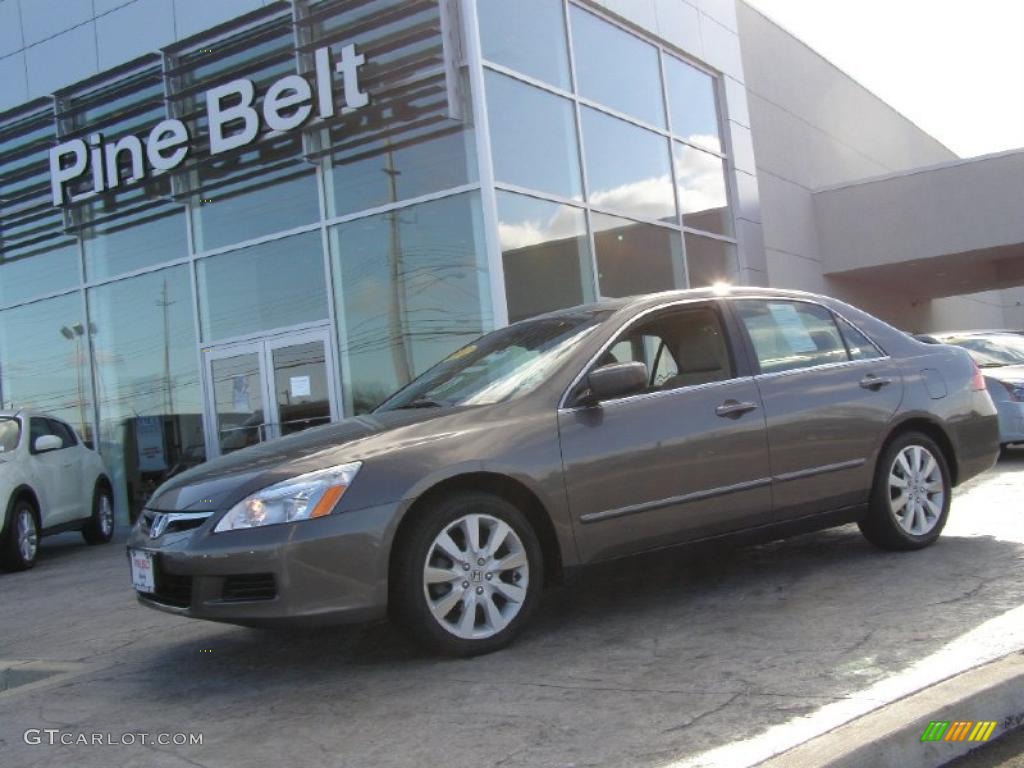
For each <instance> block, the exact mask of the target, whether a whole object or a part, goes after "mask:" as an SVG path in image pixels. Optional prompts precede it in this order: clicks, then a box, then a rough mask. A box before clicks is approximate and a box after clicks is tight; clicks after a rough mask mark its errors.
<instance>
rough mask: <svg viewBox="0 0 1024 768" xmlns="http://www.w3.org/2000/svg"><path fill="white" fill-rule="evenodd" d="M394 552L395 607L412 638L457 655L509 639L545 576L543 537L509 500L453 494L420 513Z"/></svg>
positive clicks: (523, 620)
mask: <svg viewBox="0 0 1024 768" xmlns="http://www.w3.org/2000/svg"><path fill="white" fill-rule="evenodd" d="M417 518H418V519H417V520H416V521H415V522H414V523H413V524H414V526H415V527H414V528H413V529H412V530H410V531H409V532H408V535H407V536H406V537H405V538H404V540H403V541H402V543H401V545H400V548H399V549H398V550H397V552H396V560H395V564H396V567H395V569H394V572H393V577H394V581H393V584H392V607H393V609H394V612H395V614H396V618H398V619H399V621H400V622H401V623H402V624H404V625H405V626H406V627H407V628H408V629H409V631H410V632H411V634H412V635H413V636H414V638H415V639H416V640H417V641H419V642H421V643H423V644H425V645H427V646H428V647H430V648H432V649H434V650H439V651H441V652H444V653H448V654H452V655H457V656H472V655H476V654H480V653H489V652H491V651H495V650H497V649H499V648H502V647H504V646H506V645H508V643H509V642H511V641H512V639H513V638H514V637H515V636H516V634H518V633H519V631H520V630H521V629H522V627H523V626H524V625H525V624H526V622H527V620H528V619H529V616H530V614H531V613H532V611H533V608H534V606H535V605H536V602H537V600H538V599H539V595H540V591H541V588H542V586H543V583H544V565H543V557H542V555H541V548H540V542H539V541H538V540H537V535H536V533H534V531H533V528H532V527H531V525H530V523H529V521H528V520H527V519H526V517H525V516H524V515H523V514H522V512H520V511H519V510H518V509H517V508H516V507H515V506H514V505H513V504H511V503H509V502H508V501H506V500H504V499H502V498H500V497H497V496H493V495H491V494H487V493H476V492H466V493H459V494H456V495H452V496H450V497H447V498H445V499H442V500H440V501H439V502H437V503H434V504H432V505H431V506H430V507H429V508H427V509H425V510H423V511H422V514H418V515H417Z"/></svg>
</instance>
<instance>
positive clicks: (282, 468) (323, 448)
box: [146, 408, 465, 512]
mask: <svg viewBox="0 0 1024 768" xmlns="http://www.w3.org/2000/svg"><path fill="white" fill-rule="evenodd" d="M463 410H465V409H461V408H458V409H451V408H415V409H406V410H399V411H384V412H381V413H374V414H368V415H366V416H355V417H353V418H350V419H344V420H343V421H339V422H335V423H333V424H325V425H324V426H321V427H313V428H312V429H307V430H304V431H302V432H298V433H296V434H294V435H289V436H287V437H283V438H281V439H278V440H270V441H268V442H266V443H261V444H259V445H254V446H252V447H250V448H244V449H242V450H239V451H235V452H234V453H230V454H228V455H227V456H221V457H219V458H216V459H213V460H212V461H208V462H206V463H205V464H200V465H199V466H197V467H193V468H192V469H189V470H187V471H185V472H182V473H181V474H180V475H176V476H175V477H173V478H171V479H170V480H168V481H167V482H166V483H164V484H163V485H161V486H160V487H159V488H158V489H157V490H156V493H154V494H153V496H152V498H151V499H150V501H149V503H147V505H146V506H147V507H148V508H149V509H154V510H161V511H168V512H181V511H194V512H199V511H206V510H218V509H224V508H226V506H227V505H229V504H232V503H234V502H235V501H237V500H238V499H239V498H240V497H242V496H244V495H247V494H249V493H252V492H253V491H256V490H259V489H260V488H265V487H266V486H268V485H271V484H273V483H275V482H279V481H280V480H283V479H286V478H288V477H293V476H295V475H298V474H302V473H303V472H310V471H313V470H315V469H320V468H323V467H328V466H331V465H332V464H340V463H344V462H349V461H358V460H360V459H363V458H365V457H366V455H367V454H368V453H372V452H374V451H379V450H380V449H381V448H380V445H379V444H377V445H374V446H372V447H371V446H370V445H368V444H367V442H368V441H367V440H366V438H370V437H372V436H375V435H379V434H381V433H384V432H389V431H393V430H399V429H401V428H402V427H408V426H410V425H415V424H421V423H424V422H428V421H431V420H436V421H439V422H443V421H445V420H446V418H447V417H449V416H451V415H452V414H454V413H457V412H459V411H463ZM440 431H442V432H443V431H444V428H443V427H440Z"/></svg>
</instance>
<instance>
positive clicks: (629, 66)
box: [569, 5, 665, 128]
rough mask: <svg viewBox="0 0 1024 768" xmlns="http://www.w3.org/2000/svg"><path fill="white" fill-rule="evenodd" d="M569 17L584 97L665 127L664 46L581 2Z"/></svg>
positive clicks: (581, 93) (578, 78)
mask: <svg viewBox="0 0 1024 768" xmlns="http://www.w3.org/2000/svg"><path fill="white" fill-rule="evenodd" d="M569 16H570V18H571V20H572V47H573V54H574V55H575V56H576V81H577V83H576V88H577V91H578V92H579V95H580V96H582V97H583V98H586V99H592V100H593V101H597V102H600V103H601V104H604V105H605V106H608V107H611V108H612V109H615V110H618V111H619V112H624V113H625V114H627V115H631V116H632V117H635V118H637V119H639V120H643V121H644V122H646V123H650V124H651V125H654V126H657V127H658V128H664V127H665V108H664V101H663V100H662V92H661V72H660V69H661V68H660V66H659V64H658V49H657V48H655V47H654V46H653V45H650V44H649V43H645V42H644V41H643V40H641V39H640V38H638V37H636V36H634V35H631V34H629V33H628V32H626V31H624V30H622V29H619V28H618V27H616V26H613V25H612V24H609V23H608V22H607V21H605V20H604V19H599V18H598V17H597V16H595V15H594V14H592V13H588V12H587V11H584V10H583V9H582V8H578V7H577V6H575V5H573V6H571V7H570V8H569Z"/></svg>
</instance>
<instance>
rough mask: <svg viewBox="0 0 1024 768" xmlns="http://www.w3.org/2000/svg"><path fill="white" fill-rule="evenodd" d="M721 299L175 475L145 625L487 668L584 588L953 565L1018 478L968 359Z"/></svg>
mask: <svg viewBox="0 0 1024 768" xmlns="http://www.w3.org/2000/svg"><path fill="white" fill-rule="evenodd" d="M720 294H721V292H715V291H712V290H691V291H679V292H672V293H664V294H658V295H654V296H644V297H641V298H631V299H617V300H608V301H603V302H601V303H598V304H594V305H590V306H586V307H578V308H575V309H569V310H565V311H562V312H555V313H551V314H548V315H544V316H541V317H537V318H534V319H531V320H524V321H522V322H519V323H515V324H513V325H511V326H508V327H507V328H502V329H500V330H497V331H494V332H493V333H490V334H487V335H485V336H483V337H481V338H480V339H478V340H476V341H474V342H473V343H471V344H469V345H467V346H465V347H463V348H462V349H460V350H458V351H456V352H454V353H453V354H451V355H450V356H449V357H448V358H446V359H445V360H443V361H442V362H440V363H439V364H438V365H436V366H435V367H434V368H432V369H430V370H428V371H427V372H426V373H424V374H423V375H422V376H420V377H419V378H417V379H415V380H414V381H412V383H410V384H409V385H408V386H406V387H405V388H404V389H402V390H400V391H399V392H397V393H396V394H394V395H392V396H391V397H390V398H388V399H387V400H385V401H384V402H383V403H382V404H381V405H380V406H378V407H377V408H376V410H374V411H373V412H372V413H370V414H367V415H365V416H357V417H355V418H350V419H346V420H344V421H341V422H339V423H336V424H330V425H326V426H322V427H317V428H314V429H310V430H307V431H305V432H301V433H298V434H296V435H292V436H289V437H285V438H282V439H280V440H274V441H270V442H268V443H264V444H262V445H258V446H253V447H251V448H246V449H243V450H240V451H238V452H236V453H233V454H230V455H228V456H225V457H222V458H219V459H216V460H214V461H211V462H209V463H208V464H205V465H202V466H199V467H196V468H194V469H190V470H188V471H187V472H185V473H183V474H181V475H178V476H177V477H175V478H173V479H171V480H169V481H167V482H166V483H165V484H164V485H163V486H162V487H160V488H159V489H158V490H157V491H156V493H155V494H154V495H153V497H152V499H150V501H149V503H148V505H147V509H146V510H145V512H144V513H143V515H142V516H141V518H140V520H139V523H138V525H137V527H136V529H135V530H134V531H133V532H132V535H131V538H130V540H129V543H128V548H129V559H130V563H131V577H132V583H133V585H134V587H135V589H136V590H137V592H138V598H139V600H140V601H141V602H142V603H143V604H144V605H146V606H149V607H152V608H157V609H160V610H163V611H169V612H172V613H177V614H180V615H182V616H190V617H195V618H203V619H212V620H215V621H226V622H233V623H238V624H253V625H256V624H272V623H289V622H290V623H295V622H314V621H315V622H344V621H361V620H365V619H372V618H377V617H381V616H384V615H385V613H386V612H388V611H390V613H391V614H392V615H393V616H394V617H395V618H396V619H397V620H398V621H400V622H401V623H402V624H404V625H405V626H406V627H408V628H409V629H410V631H411V633H412V634H413V635H414V636H415V637H416V638H417V639H420V640H422V641H423V642H425V643H427V644H429V645H430V646H432V647H434V648H437V649H440V650H442V651H446V652H450V653H456V654H472V653H481V652H485V651H490V650H494V649H496V648H499V647H501V646H503V645H505V644H506V643H508V642H509V641H510V640H511V639H512V637H513V636H514V635H515V634H516V633H517V632H518V631H519V630H520V629H522V627H523V625H524V624H525V623H526V621H527V619H528V618H529V615H530V613H531V612H532V610H533V608H534V607H535V606H536V604H537V601H538V599H539V597H540V593H541V589H542V587H543V586H544V584H545V583H546V582H549V581H550V580H552V579H556V578H558V576H559V574H560V573H562V572H563V571H564V570H565V569H568V568H571V567H575V566H579V565H583V564H586V563H592V562H596V561H600V560H607V559H610V558H615V557H621V556H624V555H632V554H635V553H642V552H647V551H650V550H654V549H659V548H663V547H667V546H672V545H678V544H683V543H688V542H694V541H702V540H708V539H714V538H720V537H741V538H743V539H745V540H749V539H752V538H771V537H781V536H786V535H790V534H793V533H797V532H803V531H808V530H813V529H818V528H825V527H828V526H834V525H839V524H843V523H850V522H856V523H858V524H859V525H860V528H861V531H863V533H864V535H865V536H866V537H867V538H868V539H869V540H870V541H871V542H873V543H874V544H876V545H878V546H879V547H883V548H885V549H891V550H913V549H919V548H921V547H924V546H927V545H929V544H931V543H932V542H934V541H935V540H936V539H937V538H938V536H939V534H940V532H941V531H942V528H943V526H944V525H945V523H946V518H947V516H948V515H949V509H950V499H951V495H952V489H953V487H954V486H955V485H957V484H958V483H961V482H963V481H965V480H967V479H968V478H971V477H973V476H974V475H976V474H978V473H979V472H982V471H984V470H985V469H988V468H989V467H990V466H992V464H993V463H994V462H995V459H996V455H997V453H998V443H997V423H996V411H995V407H994V406H993V404H992V400H991V398H990V397H989V395H988V393H987V392H986V390H985V384H984V382H983V381H982V378H981V374H980V372H979V371H978V368H977V366H976V365H975V364H974V363H973V362H972V360H971V358H970V356H969V355H968V354H967V353H966V352H965V351H963V350H960V349H955V348H953V347H948V346H941V345H928V344H922V343H921V342H919V341H916V340H915V339H913V338H911V337H910V336H907V335H906V334H904V333H902V332H900V331H897V330H896V329H894V328H892V327H890V326H888V325H886V324H885V323H883V322H881V321H879V320H877V319H876V318H874V317H871V316H870V315H867V314H865V313H864V312H861V311H859V310H857V309H855V308H854V307H851V306H849V305H846V304H843V303H841V302H839V301H836V300H834V299H829V298H825V297H821V296H814V295H811V294H806V293H797V292H791V291H790V292H788V291H777V290H768V289H761V288H737V289H734V290H732V291H731V292H729V293H728V295H720ZM908 567H912V565H911V564H909V563H908Z"/></svg>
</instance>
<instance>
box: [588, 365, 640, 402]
mask: <svg viewBox="0 0 1024 768" xmlns="http://www.w3.org/2000/svg"><path fill="white" fill-rule="evenodd" d="M648 380H649V379H648V373H647V366H646V365H645V364H644V363H639V362H631V363H611V364H610V365H602V366H601V367H600V368H595V369H594V370H592V371H591V372H590V373H589V375H588V376H587V387H589V389H590V396H591V400H592V401H598V402H599V401H601V400H612V399H614V398H616V397H627V396H629V395H635V394H637V393H638V392H643V391H644V390H645V389H646V388H647V382H648Z"/></svg>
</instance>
